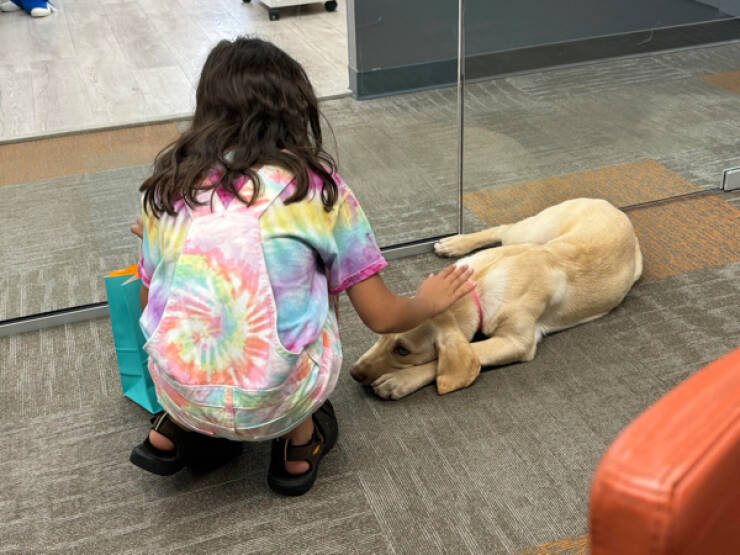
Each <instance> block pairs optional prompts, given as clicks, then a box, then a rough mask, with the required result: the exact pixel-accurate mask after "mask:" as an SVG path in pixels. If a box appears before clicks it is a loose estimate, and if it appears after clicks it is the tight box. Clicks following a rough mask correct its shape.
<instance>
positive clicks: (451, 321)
mask: <svg viewBox="0 0 740 555" xmlns="http://www.w3.org/2000/svg"><path fill="white" fill-rule="evenodd" d="M435 323H437V324H438V325H437V335H436V337H435V339H434V344H435V347H436V348H437V358H438V360H437V393H439V394H440V395H444V394H445V393H449V392H450V391H455V390H456V389H462V388H464V387H468V386H469V385H470V384H471V383H473V382H474V381H475V378H477V377H478V374H480V360H478V357H477V355H476V354H475V352H474V351H473V348H472V347H471V346H470V342H469V341H468V340H467V339H466V338H465V336H464V335H463V334H462V332H461V331H460V328H459V327H458V326H457V322H456V321H455V318H454V316H452V315H451V314H441V315H440V316H437V317H435Z"/></svg>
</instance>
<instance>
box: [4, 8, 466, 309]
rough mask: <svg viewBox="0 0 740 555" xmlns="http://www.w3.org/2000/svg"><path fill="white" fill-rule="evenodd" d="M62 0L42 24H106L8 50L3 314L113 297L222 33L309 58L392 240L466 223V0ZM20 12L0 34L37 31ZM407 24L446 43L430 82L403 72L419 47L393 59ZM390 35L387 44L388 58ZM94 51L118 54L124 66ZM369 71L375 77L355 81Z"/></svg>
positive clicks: (333, 134)
mask: <svg viewBox="0 0 740 555" xmlns="http://www.w3.org/2000/svg"><path fill="white" fill-rule="evenodd" d="M188 6H189V4H188ZM65 8H67V5H65ZM191 8H192V9H191ZM363 9H364V8H363ZM60 13H61V12H60ZM64 14H65V17H64V18H62V17H58V18H49V19H48V21H45V22H44V23H45V24H46V27H47V28H48V29H49V30H50V32H58V33H61V32H62V28H61V27H60V26H62V25H67V24H70V25H71V24H72V23H70V22H71V21H74V22H75V25H81V22H84V21H87V20H88V19H90V20H95V22H96V23H97V25H98V27H99V29H98V30H97V31H95V32H93V31H94V30H95V26H94V25H92V26H91V25H87V26H84V28H83V27H80V29H79V35H80V41H79V44H78V41H75V43H74V44H73V45H69V44H68V45H66V46H65V48H66V49H65V50H63V51H60V52H59V53H58V54H59V56H61V57H64V59H61V58H60V59H59V60H57V59H56V58H55V55H56V54H55V53H54V52H51V51H49V52H46V51H44V52H45V54H44V56H43V60H42V59H41V58H39V59H38V60H35V59H34V60H33V61H31V62H30V65H27V66H24V65H23V64H21V63H18V64H16V63H15V62H13V63H12V64H11V63H10V62H7V63H6V61H3V62H2V63H0V111H1V112H2V114H1V115H2V119H1V120H0V202H2V205H3V206H4V207H5V208H4V215H3V218H2V219H0V233H1V234H2V236H3V242H2V246H0V276H1V277H0V280H1V281H2V286H1V287H0V291H2V296H1V297H0V321H8V320H12V319H17V318H23V317H27V316H30V315H35V314H40V313H46V312H49V311H55V310H60V309H68V308H70V307H78V306H82V305H94V304H98V305H99V304H100V303H104V302H105V300H106V296H105V289H104V280H103V277H104V276H105V275H106V274H107V273H108V272H110V271H112V270H116V269H120V268H124V267H126V266H129V265H132V264H136V262H137V260H138V253H139V244H138V243H139V242H138V240H137V239H136V238H135V237H134V236H133V235H132V234H131V233H130V232H129V226H130V225H131V224H132V223H133V222H134V221H135V218H136V216H137V214H138V211H139V194H138V187H139V186H140V184H141V183H142V181H143V180H144V179H145V178H146V177H147V176H149V175H150V174H151V163H152V161H153V159H154V156H155V155H156V153H157V152H159V151H160V149H162V148H163V147H164V146H165V145H167V144H168V143H170V142H172V141H173V140H175V139H176V138H177V137H178V136H179V134H180V133H181V132H182V131H183V130H185V129H186V128H187V127H188V126H189V125H190V122H189V114H190V113H192V109H193V106H194V102H195V100H194V91H195V86H196V85H197V81H198V75H199V69H198V68H199V67H200V66H201V65H202V62H203V60H204V59H205V56H206V54H207V53H208V51H209V50H210V49H211V48H212V46H213V45H214V44H216V43H217V42H218V41H219V40H221V39H223V38H233V37H235V36H237V35H239V34H243V33H256V34H257V35H259V36H261V37H262V38H266V39H268V40H271V41H273V42H274V43H275V44H277V45H278V46H280V47H281V48H283V49H285V50H286V51H287V52H288V53H289V54H290V55H292V56H293V57H295V58H296V59H297V60H298V61H299V62H301V63H302V65H303V66H304V67H305V69H306V71H307V73H308V75H309V78H310V79H311V80H312V82H313V83H314V85H315V88H316V91H317V95H318V96H319V97H320V109H321V110H322V112H323V114H324V116H325V118H324V121H323V127H324V133H325V134H324V144H325V147H326V148H327V149H328V150H329V151H330V152H332V154H334V155H335V156H336V159H337V161H338V167H339V173H340V175H341V176H342V178H343V179H344V181H345V182H346V183H347V184H348V185H349V186H350V188H351V189H352V190H353V192H354V193H355V195H356V197H357V198H358V200H359V202H360V204H361V205H362V207H363V208H364V210H365V212H366V213H367V215H368V217H369V219H370V222H371V224H372V226H373V229H374V231H375V234H376V237H377V240H378V242H379V244H380V245H381V246H383V247H386V246H392V245H399V244H404V243H408V242H418V241H420V240H424V239H425V238H429V237H437V236H440V235H444V234H449V233H453V232H454V231H455V230H456V229H457V206H458V202H457V201H458V187H457V172H456V152H457V142H458V132H457V125H456V93H455V88H454V81H455V75H456V72H455V67H456V59H455V53H456V45H457V28H458V18H457V4H456V3H448V4H445V5H444V6H443V7H442V8H441V11H438V12H437V15H439V16H440V17H443V18H444V25H443V26H442V27H440V26H439V25H438V24H436V23H434V22H429V23H425V24H422V25H418V24H415V23H414V22H411V21H408V20H407V19H405V12H403V6H402V5H399V6H395V5H390V4H389V5H386V6H383V7H382V8H380V11H378V12H376V13H372V14H368V13H366V12H363V11H362V9H357V10H356V9H355V7H354V2H353V1H349V2H342V1H340V2H339V5H338V8H337V10H336V11H332V12H328V11H325V9H324V6H323V4H321V3H318V4H315V5H313V6H303V7H295V8H291V7H288V8H281V9H280V14H279V19H278V20H275V21H269V19H268V15H269V14H268V10H267V9H265V8H264V6H260V5H259V3H252V4H244V3H241V2H236V1H234V2H233V3H231V2H227V1H225V0H224V1H219V2H214V3H213V5H211V4H210V3H209V7H208V8H207V9H205V8H204V11H203V10H200V9H198V10H196V9H195V8H194V7H192V6H189V7H188V8H187V9H185V10H184V11H181V12H178V13H177V14H174V15H173V14H171V13H170V14H168V13H167V10H165V9H163V8H160V7H158V6H155V5H152V6H148V7H147V9H146V11H145V13H141V14H139V13H137V14H134V16H133V17H134V20H130V19H125V18H122V16H123V12H121V13H120V14H119V13H118V12H115V13H114V14H112V15H111V17H110V18H109V19H105V20H104V19H102V18H100V17H98V16H95V15H94V14H93V15H90V16H86V15H85V14H84V13H77V10H76V8H75V7H74V6H73V5H70V6H69V9H68V10H66V9H65V11H64ZM22 16H23V14H20V13H19V14H8V15H5V16H3V18H2V19H1V20H0V37H2V38H0V46H7V47H8V48H10V47H11V46H12V45H11V44H10V42H13V41H16V42H18V41H20V42H23V44H28V45H29V46H32V45H33V42H34V40H37V39H38V34H37V33H34V32H33V28H32V27H31V26H30V25H31V21H30V18H26V19H28V21H26V19H23V18H22ZM358 17H359V18H368V17H369V18H372V25H370V26H368V24H367V23H368V21H370V20H368V19H364V20H363V21H359V20H358ZM86 18H87V19H86ZM13 23H16V25H15V26H13ZM134 23H136V24H135V25H134ZM170 27H171V29H170ZM101 29H102V30H107V31H110V33H107V32H102V31H100V30H101ZM410 30H413V32H416V33H426V35H427V36H436V38H437V41H438V44H440V45H442V50H443V51H444V52H443V53H442V54H443V55H442V54H440V55H439V56H437V54H434V55H433V56H432V57H431V58H429V59H428V60H427V62H428V63H429V64H430V65H429V67H430V68H431V69H432V70H433V71H434V72H435V76H436V77H435V78H434V79H432V80H425V79H424V78H422V79H421V80H419V79H418V77H416V78H415V79H417V80H416V81H411V82H407V81H404V76H405V75H406V72H404V71H400V72H399V70H398V66H399V65H404V64H406V65H407V66H409V67H411V66H412V65H413V64H415V63H416V61H418V60H412V59H408V60H402V61H401V62H398V60H395V61H394V58H393V56H394V49H393V48H389V47H388V45H389V44H390V43H392V42H393V41H395V40H396V39H397V37H399V36H403V35H404V34H408V33H410V32H411V31H410ZM99 31H100V32H99ZM58 33H57V34H58ZM55 36H56V35H55ZM183 36H188V37H189V39H188V41H185V42H184V41H182V40H181V39H182V37H183ZM121 37H128V40H127V41H121V40H117V38H119V39H120V38H121ZM132 37H136V38H137V40H140V41H148V42H149V43H151V44H155V43H156V48H154V47H152V48H153V49H154V50H152V52H151V54H152V56H153V58H152V59H151V60H149V61H148V62H147V63H150V64H153V65H152V67H149V66H147V67H146V68H142V67H139V66H137V65H136V64H140V63H143V62H144V61H146V60H144V58H143V57H142V54H141V52H138V51H137V49H136V48H135V45H134V44H133V42H132V40H133V39H132ZM9 41H10V42H9ZM368 41H369V42H368ZM379 44H380V45H382V44H385V45H386V47H385V49H386V51H385V54H384V55H385V56H386V58H383V59H381V58H378V57H377V56H378V54H379V49H380V47H379V46H378V45H379ZM44 46H48V45H46V43H44ZM119 48H120V51H119ZM6 50H7V49H6ZM97 52H101V53H107V54H106V55H108V54H110V55H111V56H112V57H114V58H115V57H116V56H119V57H120V58H121V63H120V65H118V66H117V68H118V70H117V72H116V73H115V74H113V73H111V71H110V66H109V65H106V64H100V63H99V60H98V58H97V57H96V55H95V54H96V53H97ZM348 52H349V60H350V64H349V65H350V75H349V77H348V76H347V67H348ZM373 56H375V58H373ZM435 56H436V57H435ZM440 56H441V57H440ZM23 59H25V58H23ZM106 59H107V58H106ZM96 60H97V61H96ZM358 61H360V62H362V63H361V64H358V63H357V62H358ZM165 62H167V63H165ZM397 62H398V63H397ZM378 63H380V64H381V66H378V67H376V66H372V67H370V66H368V65H367V64H371V65H372V64H378ZM160 66H161V67H160ZM425 67H426V66H425ZM358 68H359V69H358ZM368 68H369V69H368ZM360 69H361V70H362V71H360ZM366 69H367V71H365V70H366ZM378 69H380V70H382V71H378ZM371 70H372V71H371ZM425 72H426V69H424V68H422V70H419V71H418V72H417V73H418V74H419V75H422V76H423V75H424V74H425ZM371 74H372V75H371ZM381 74H382V75H381ZM358 79H362V82H363V83H364V84H365V85H367V84H368V83H370V88H369V89H368V87H367V86H365V87H364V88H363V89H362V90H359V89H357V88H353V90H352V91H350V90H349V88H348V87H347V83H348V82H356V81H357V80H358ZM388 79H390V81H388ZM394 79H395V80H394ZM122 87H123V88H122ZM24 90H26V91H27V92H28V91H31V93H30V96H29V95H24V94H23V91H24ZM368 91H369V92H368ZM401 93H405V94H401ZM34 103H35V104H34ZM122 103H123V104H122ZM147 121H149V122H151V123H142V122H147ZM132 122H135V125H132ZM101 126H102V127H104V128H107V130H99V131H94V130H93V131H91V130H90V129H91V128H95V127H98V128H100V127H101ZM101 306H102V305H101Z"/></svg>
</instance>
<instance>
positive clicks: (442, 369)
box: [350, 312, 480, 394]
mask: <svg viewBox="0 0 740 555" xmlns="http://www.w3.org/2000/svg"><path fill="white" fill-rule="evenodd" d="M433 360H437V393H439V394H443V393H449V392H450V391H454V390H456V389H461V388H463V387H467V386H469V385H470V384H471V383H473V381H474V380H475V378H476V377H477V376H478V373H479V372H480V361H479V360H478V357H477V356H476V354H475V352H473V349H472V348H471V347H470V343H469V342H468V340H467V339H466V338H465V336H464V335H463V334H462V332H461V331H460V328H459V327H458V326H457V322H456V321H455V318H454V316H452V314H450V313H449V312H445V313H442V314H440V315H438V316H435V317H434V318H432V319H430V320H427V321H426V322H424V323H423V324H421V325H419V326H417V327H415V328H414V329H412V330H410V331H407V332H404V333H389V334H386V335H381V336H380V337H379V338H378V341H377V342H376V343H375V345H373V346H372V347H371V348H370V349H369V350H368V351H367V352H366V353H365V354H364V355H362V356H361V357H360V358H359V359H358V360H357V362H356V363H355V364H354V366H353V367H352V369H351V370H350V374H351V375H352V377H353V378H354V379H355V380H357V381H358V382H360V383H363V384H371V383H372V382H374V381H375V380H376V379H378V378H379V377H380V376H382V375H384V374H388V373H390V372H396V371H398V370H401V369H403V368H408V367H410V366H417V365H419V364H424V363H426V362H430V361H433Z"/></svg>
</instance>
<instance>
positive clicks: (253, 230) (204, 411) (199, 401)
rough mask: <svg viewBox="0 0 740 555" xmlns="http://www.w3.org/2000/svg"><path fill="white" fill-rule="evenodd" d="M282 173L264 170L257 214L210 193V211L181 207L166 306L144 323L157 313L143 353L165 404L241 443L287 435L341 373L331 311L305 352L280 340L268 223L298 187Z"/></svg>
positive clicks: (192, 424) (190, 424)
mask: <svg viewBox="0 0 740 555" xmlns="http://www.w3.org/2000/svg"><path fill="white" fill-rule="evenodd" d="M281 171H282V170H279V169H272V170H271V169H269V168H267V169H265V168H263V169H262V170H261V172H260V175H261V176H265V179H264V182H265V187H264V188H263V190H262V194H261V196H260V198H259V200H258V201H257V202H255V203H254V204H253V205H251V206H247V205H246V204H244V203H243V202H239V201H231V202H229V199H227V198H225V197H223V196H222V195H220V194H213V195H212V193H211V191H203V193H201V194H202V195H203V196H202V197H200V200H203V201H206V202H205V204H204V205H202V206H197V207H195V208H189V207H186V206H185V205H184V203H183V204H181V205H180V207H179V208H180V211H186V212H187V214H188V215H189V220H190V221H189V225H188V226H185V228H184V229H185V231H184V234H183V235H182V236H181V237H179V238H178V240H177V244H178V250H179V255H178V256H177V259H176V264H175V265H174V271H173V272H171V274H170V275H168V278H167V281H168V283H167V287H166V292H167V293H166V299H162V298H159V299H154V301H155V302H154V303H152V302H151V301H150V306H148V307H147V309H146V310H145V311H144V314H143V315H142V324H144V322H146V321H147V319H148V318H151V315H148V314H147V311H150V312H151V311H154V312H156V313H157V314H158V322H157V324H156V327H155V328H154V329H153V331H152V333H151V335H150V337H149V339H148V341H147V343H146V345H145V347H144V348H145V350H146V351H147V352H148V354H149V355H150V357H149V371H150V373H151V375H152V379H153V381H154V384H155V386H156V388H157V394H158V397H159V401H160V403H161V404H162V406H163V408H164V409H165V410H166V411H167V412H168V413H169V414H170V415H171V416H172V417H173V418H174V419H175V420H176V421H177V422H178V423H180V424H181V425H183V426H185V427H187V428H190V429H193V430H196V431H199V432H201V433H205V434H210V435H216V436H219V437H226V438H229V439H234V440H259V439H269V438H272V437H277V436H279V435H282V434H283V433H285V432H286V431H288V430H290V429H292V428H293V427H295V426H296V425H297V424H298V423H300V422H301V421H302V420H303V419H305V418H306V417H307V416H308V415H309V414H311V413H312V412H313V411H314V410H315V409H316V408H317V407H318V406H319V405H320V404H321V403H323V402H324V400H325V399H326V397H328V395H329V393H330V392H331V391H332V390H333V389H334V386H335V384H336V380H337V377H338V375H339V370H340V367H341V362H342V355H341V347H340V341H339V333H338V327H337V319H336V313H335V312H334V311H333V310H328V311H327V313H326V317H325V318H324V320H323V325H321V328H320V331H319V333H318V336H317V337H316V338H315V339H314V340H313V341H312V342H311V343H309V344H307V345H304V346H301V348H299V349H296V350H289V349H288V348H286V346H284V345H283V344H282V343H281V341H280V337H279V334H278V328H277V314H278V311H277V308H276V304H275V298H274V296H273V286H272V285H271V282H270V278H269V274H268V270H267V266H266V263H265V258H264V253H263V248H262V241H261V233H260V217H261V216H262V214H263V213H264V212H265V210H266V209H267V208H268V207H269V206H270V204H271V203H272V202H273V201H274V200H275V198H277V196H278V195H279V194H280V193H281V192H282V190H283V189H284V188H285V187H286V186H287V185H288V184H289V183H290V179H291V178H290V176H289V174H285V172H282V174H281V173H280V172H281ZM239 187H241V188H240V196H242V197H243V198H250V197H251V195H252V185H251V182H247V183H243V184H242V183H240V184H239V186H238V187H237V189H239ZM376 271H377V270H376ZM156 289H157V288H155V287H152V290H151V292H152V293H155V294H156ZM163 301H164V302H163ZM158 304H159V306H157V305H158ZM162 305H163V307H162ZM150 307H151V308H150Z"/></svg>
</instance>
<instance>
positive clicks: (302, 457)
mask: <svg viewBox="0 0 740 555" xmlns="http://www.w3.org/2000/svg"><path fill="white" fill-rule="evenodd" d="M312 418H313V437H312V438H311V441H310V442H308V443H306V444H305V445H291V444H290V442H289V441H288V440H286V439H282V438H277V439H275V440H273V442H272V453H271V455H270V470H269V472H268V473H267V483H268V485H269V486H270V488H271V489H272V490H273V491H275V492H277V493H280V494H282V495H303V494H304V493H306V492H307V491H308V490H310V489H311V488H312V487H313V484H314V482H315V481H316V476H317V474H318V471H319V462H321V459H322V458H323V457H324V456H325V455H326V454H327V453H328V452H329V451H331V448H332V447H334V445H335V444H336V442H337V436H338V434H339V427H338V425H337V419H336V417H335V416H334V407H332V406H331V403H330V402H329V401H326V402H325V403H324V404H323V405H321V407H319V409H318V410H317V411H316V412H315V413H313V416H312ZM288 461H306V462H307V463H308V464H309V466H310V468H309V469H308V470H307V471H306V472H304V473H303V474H290V473H289V472H288V471H287V470H285V463H286V462H288Z"/></svg>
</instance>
